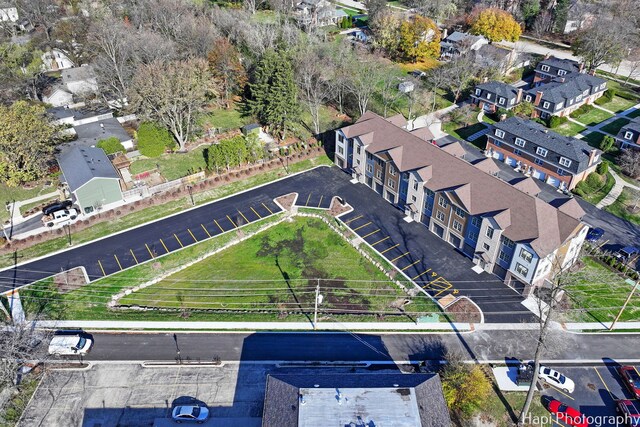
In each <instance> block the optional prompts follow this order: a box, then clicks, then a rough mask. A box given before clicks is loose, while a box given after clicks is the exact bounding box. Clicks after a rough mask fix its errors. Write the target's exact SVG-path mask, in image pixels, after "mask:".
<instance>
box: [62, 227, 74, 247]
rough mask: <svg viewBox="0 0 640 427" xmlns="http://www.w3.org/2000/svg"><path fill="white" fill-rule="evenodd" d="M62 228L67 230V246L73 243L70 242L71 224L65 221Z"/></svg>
mask: <svg viewBox="0 0 640 427" xmlns="http://www.w3.org/2000/svg"><path fill="white" fill-rule="evenodd" d="M63 227H64V229H65V230H66V232H67V238H68V239H69V246H71V245H73V243H72V242H71V224H70V223H67V224H65V225H63Z"/></svg>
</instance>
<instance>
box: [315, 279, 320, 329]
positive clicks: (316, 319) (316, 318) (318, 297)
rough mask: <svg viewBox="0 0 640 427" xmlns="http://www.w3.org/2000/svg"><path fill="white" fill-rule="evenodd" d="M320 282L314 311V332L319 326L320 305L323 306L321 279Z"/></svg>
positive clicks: (317, 287)
mask: <svg viewBox="0 0 640 427" xmlns="http://www.w3.org/2000/svg"><path fill="white" fill-rule="evenodd" d="M317 280H318V284H317V286H316V304H315V308H314V310H313V330H314V331H315V330H316V329H317V325H318V304H322V295H320V279H317Z"/></svg>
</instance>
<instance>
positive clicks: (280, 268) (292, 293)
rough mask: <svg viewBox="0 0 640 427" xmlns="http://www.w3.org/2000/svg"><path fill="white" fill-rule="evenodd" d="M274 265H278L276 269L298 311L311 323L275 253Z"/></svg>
mask: <svg viewBox="0 0 640 427" xmlns="http://www.w3.org/2000/svg"><path fill="white" fill-rule="evenodd" d="M276 267H278V271H280V274H282V278H283V279H284V282H285V283H286V284H287V288H289V293H290V294H291V296H292V297H293V299H294V301H295V302H296V304H297V305H298V309H300V313H302V314H304V317H306V318H307V320H308V321H309V323H313V320H312V319H311V317H310V316H309V313H307V312H306V310H305V309H304V307H303V306H302V303H301V302H300V300H299V299H298V296H297V295H296V293H295V291H294V290H293V287H292V286H291V278H290V277H289V273H287V272H286V271H284V270H282V267H281V266H280V263H279V262H278V256H277V255H276Z"/></svg>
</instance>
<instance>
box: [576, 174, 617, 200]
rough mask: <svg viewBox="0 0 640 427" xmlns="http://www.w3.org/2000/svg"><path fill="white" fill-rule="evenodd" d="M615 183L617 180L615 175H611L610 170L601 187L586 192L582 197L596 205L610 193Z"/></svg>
mask: <svg viewBox="0 0 640 427" xmlns="http://www.w3.org/2000/svg"><path fill="white" fill-rule="evenodd" d="M615 184H616V180H615V179H614V178H613V175H611V173H610V172H607V179H606V180H605V182H604V183H603V184H602V186H601V187H600V188H594V189H593V190H592V191H591V192H589V193H586V194H585V195H584V196H583V197H582V198H583V199H585V200H586V201H587V202H589V203H591V204H592V205H596V204H598V202H600V200H602V199H604V198H605V196H606V195H607V194H609V191H611V189H612V188H613V186H614V185H615Z"/></svg>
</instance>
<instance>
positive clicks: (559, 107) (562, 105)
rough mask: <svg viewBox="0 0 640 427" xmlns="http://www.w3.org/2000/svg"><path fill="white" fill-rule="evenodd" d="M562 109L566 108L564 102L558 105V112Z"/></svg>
mask: <svg viewBox="0 0 640 427" xmlns="http://www.w3.org/2000/svg"><path fill="white" fill-rule="evenodd" d="M562 107H564V102H561V103H559V104H558V105H556V111H558V110H560V109H562Z"/></svg>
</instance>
